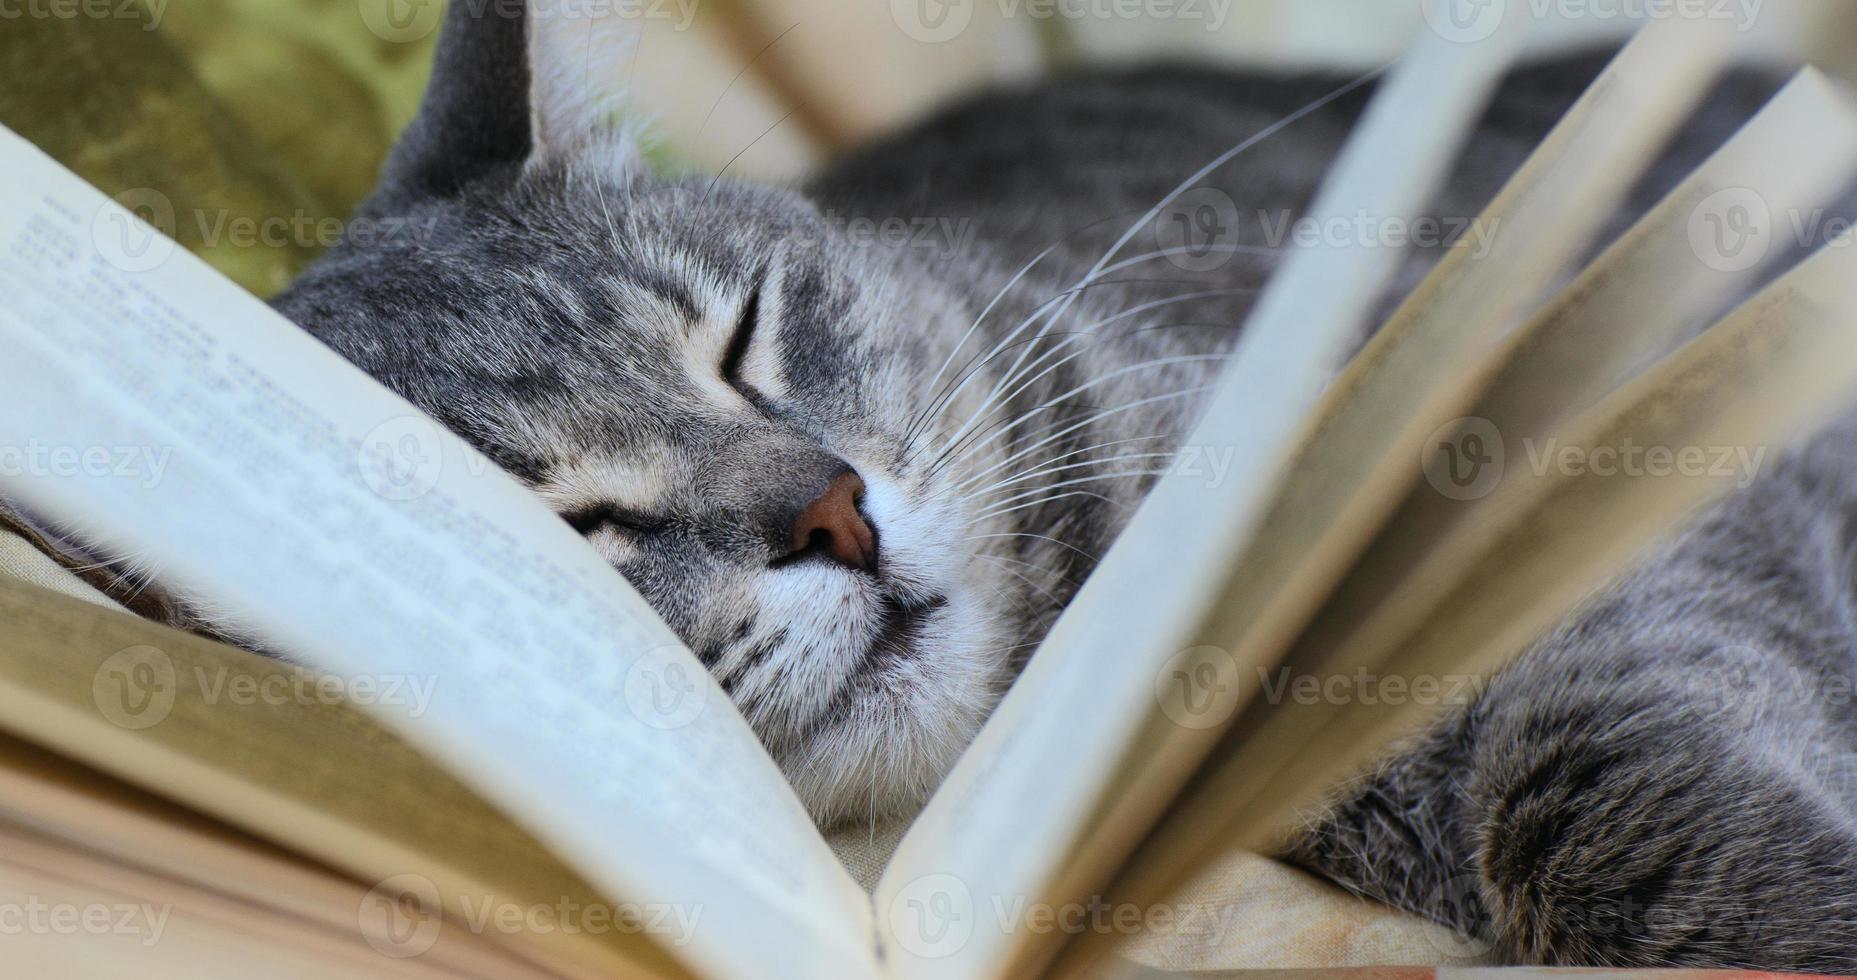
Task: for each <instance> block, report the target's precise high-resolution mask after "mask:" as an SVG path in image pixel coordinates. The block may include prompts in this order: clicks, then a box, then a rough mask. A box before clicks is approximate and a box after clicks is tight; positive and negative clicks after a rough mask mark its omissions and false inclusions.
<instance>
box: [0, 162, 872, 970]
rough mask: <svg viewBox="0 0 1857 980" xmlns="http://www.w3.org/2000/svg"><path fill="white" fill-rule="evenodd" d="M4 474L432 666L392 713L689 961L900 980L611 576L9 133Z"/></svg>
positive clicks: (3, 278)
mask: <svg viewBox="0 0 1857 980" xmlns="http://www.w3.org/2000/svg"><path fill="white" fill-rule="evenodd" d="M152 193H153V192H147V193H145V194H143V195H141V197H142V199H143V200H154V201H155V203H156V206H159V205H160V203H161V201H160V199H159V198H150V197H149V195H150V194H152ZM182 217H183V220H190V219H191V216H182ZM0 489H4V491H5V492H6V493H7V494H9V495H12V496H15V497H17V498H19V499H23V500H24V501H26V502H27V503H28V505H29V506H31V507H33V508H35V509H37V510H38V511H40V512H42V513H44V514H46V515H48V516H50V517H53V518H57V519H61V520H68V521H72V522H75V523H77V524H79V525H81V526H83V527H85V528H87V529H89V530H91V531H93V532H95V533H98V534H99V535H100V536H101V539H102V540H106V541H109V542H111V543H114V544H118V545H122V546H126V547H128V548H130V549H133V550H134V551H135V552H136V553H140V554H146V555H149V556H154V557H155V562H154V564H155V565H156V566H157V567H159V568H160V569H161V570H162V572H163V574H164V575H166V576H169V577H171V579H172V580H174V581H179V582H183V583H185V584H187V585H188V586H190V587H191V588H193V589H195V590H197V591H198V592H200V593H201V594H203V595H206V596H210V597H211V598H212V599H213V600H215V601H217V602H219V603H222V604H223V605H224V606H225V607H226V608H227V609H229V610H231V611H233V612H234V613H235V614H236V615H237V617H238V618H239V619H240V620H242V621H245V622H249V623H253V624H255V625H257V626H258V627H260V628H261V629H262V631H263V632H264V633H265V634H266V635H268V636H270V637H272V638H274V639H275V640H276V641H277V642H278V643H279V645H280V646H282V647H283V648H284V649H287V650H290V651H292V652H293V653H294V654H296V655H299V656H301V657H303V658H304V659H305V660H307V661H308V662H311V663H313V664H315V665H316V666H318V667H320V668H323V669H326V670H329V671H331V672H334V673H337V674H343V675H353V676H361V675H365V676H370V677H381V676H397V677H402V678H412V679H429V680H430V681H432V682H433V683H434V687H433V694H432V700H431V703H430V706H429V707H428V708H427V709H426V710H425V711H424V713H423V714H416V713H415V712H411V711H408V710H407V709H406V708H404V707H399V708H395V707H391V706H383V707H381V709H380V710H379V711H378V716H379V717H380V718H381V720H382V721H383V722H384V723H386V724H388V725H389V726H391V727H393V728H395V729H396V730H398V731H399V732H400V733H402V734H403V735H404V736H405V737H406V738H407V739H408V740H409V741H411V742H412V743H414V744H415V745H417V746H419V747H420V748H421V749H422V750H424V751H426V752H427V753H429V754H430V755H431V756H432V757H433V758H435V759H437V760H438V761H439V762H441V763H442V764H444V765H446V766H447V767H448V768H449V769H451V770H452V771H453V772H454V773H456V774H457V776H458V777H459V778H460V779H461V780H463V781H464V782H466V783H467V784H469V785H471V786H472V787H473V788H475V789H476V790H477V791H479V792H480V793H482V794H483V795H484V797H485V798H486V799H488V800H490V801H491V802H493V803H495V804H497V805H498V806H500V807H502V808H503V809H504V810H505V811H506V812H507V813H509V814H510V815H511V816H512V817H514V818H515V819H516V820H517V821H518V822H519V823H521V824H523V825H524V826H525V827H526V828H528V829H529V830H530V831H531V832H532V833H534V834H535V835H536V837H537V838H538V839H540V840H541V841H543V842H544V843H546V844H548V845H550V846H551V847H553V848H554V849H556V850H557V851H558V852H559V853H560V855H561V856H562V857H563V858H564V860H565V862H566V863H567V864H569V865H570V866H572V867H573V868H575V869H576V870H578V871H579V872H581V873H582V874H583V875H584V876H585V877H586V878H587V879H588V880H589V881H591V882H592V883H593V884H595V885H596V886H598V887H599V888H601V889H602V890H603V891H604V892H606V894H607V896H608V897H609V898H610V899H611V900H612V901H614V902H641V903H642V902H650V903H660V904H662V905H664V906H667V907H671V911H675V912H679V913H681V914H683V915H684V916H686V917H687V918H689V917H694V919H695V923H696V925H695V931H694V933H693V935H692V938H691V939H690V941H689V942H688V943H687V944H686V945H684V946H681V947H674V948H670V951H671V953H672V954H673V955H675V956H678V957H680V958H682V959H684V961H685V962H687V963H689V964H690V965H691V966H692V967H693V968H695V969H697V970H698V971H699V972H705V973H709V974H713V975H725V976H734V977H765V976H773V977H795V978H810V977H820V976H834V977H856V976H873V975H875V974H876V972H877V966H876V963H875V959H874V953H873V951H872V950H871V949H870V940H869V936H870V926H869V908H868V904H867V901H866V899H865V897H864V895H863V894H862V893H861V892H860V891H859V890H858V888H857V886H856V885H855V884H854V883H853V882H852V881H851V879H850V878H849V876H848V875H846V874H845V873H844V872H843V870H842V869H841V868H840V867H839V866H838V864H837V862H836V861H835V860H834V858H833V857H832V854H831V852H830V851H829V850H828V849H827V848H826V846H825V843H824V841H823V840H822V839H821V838H820V836H819V835H818V833H817V832H816V831H815V830H814V828H813V826H812V823H811V821H810V820H809V819H808V818H807V816H806V814H805V812H804V810H803V809H802V808H801V807H800V805H799V802H798V800H797V798H795V797H794V795H793V793H792V791H791V790H790V789H789V788H788V786H787V785H786V783H785V781H784V780H783V779H782V777H781V775H780V773H779V771H778V770H777V769H776V768H775V766H774V765H773V763H772V762H771V761H770V760H769V759H768V758H767V757H766V755H765V753H764V752H763V750H762V749H761V747H760V745H759V743H758V742H757V741H756V740H755V738H754V736H753V734H752V733H751V732H750V731H749V729H748V727H747V725H746V723H745V722H743V721H742V719H741V717H740V715H739V714H737V713H736V712H735V710H734V708H733V707H732V706H731V705H730V704H729V703H728V700H727V698H726V697H725V696H724V695H723V694H722V692H721V691H720V690H719V689H718V688H717V687H716V686H715V684H714V683H713V682H712V681H711V680H710V678H709V676H708V674H707V672H706V671H704V670H703V669H702V667H701V666H699V665H698V663H697V661H696V660H695V658H694V657H692V656H691V655H690V654H689V652H688V651H687V650H685V649H684V647H683V646H682V644H680V643H679V642H678V641H677V639H676V638H675V637H674V636H673V635H672V634H671V633H670V632H669V630H668V629H666V628H665V626H664V625H663V624H662V623H661V622H660V621H659V619H658V618H657V616H656V615H655V614H653V613H652V611H651V610H650V608H649V607H648V606H646V605H645V603H644V602H643V601H642V600H641V599H640V598H639V597H638V595H637V594H636V593H635V592H634V591H633V590H632V589H631V587H630V586H628V585H627V584H626V583H625V582H624V580H623V579H621V578H620V577H619V575H618V574H617V573H616V572H615V571H614V570H613V569H612V568H611V567H610V566H608V565H607V564H606V563H605V562H604V561H603V560H601V559H600V557H599V556H598V555H597V554H596V553H595V552H594V551H593V550H592V549H591V548H590V547H589V546H588V545H587V544H586V543H585V542H584V541H582V540H581V539H580V538H579V536H578V535H576V534H575V533H574V532H573V531H572V530H571V529H569V528H568V527H567V525H566V524H565V523H564V522H562V521H561V520H560V519H559V518H557V517H555V516H554V515H553V514H551V513H550V512H549V511H548V510H547V509H546V508H545V507H543V506H542V505H541V503H540V502H539V501H537V500H536V499H535V498H534V497H533V495H531V494H530V493H529V492H528V491H527V490H525V489H524V488H523V487H521V486H520V485H519V484H517V483H516V482H515V481H514V480H513V479H511V478H509V477H508V476H506V475H504V474H502V473H501V472H499V471H497V470H496V469H495V468H494V467H491V466H490V465H489V464H488V463H486V462H485V461H484V460H483V459H482V457H480V456H478V455H476V454H475V453H472V452H470V451H469V449H468V447H466V446H465V445H464V444H463V443H462V442H461V441H459V440H458V439H456V438H455V437H452V436H450V435H449V434H447V433H445V432H444V431H443V430H441V429H439V428H438V427H437V426H436V425H434V424H432V423H431V422H430V421H428V420H427V419H425V418H424V416H422V415H420V414H419V413H418V411H417V410H416V409H414V408H413V407H412V406H411V405H409V404H407V403H406V402H404V401H402V400H401V399H399V398H398V397H396V396H394V395H392V394H391V393H390V392H388V391H387V390H386V389H385V388H383V387H381V386H380V385H379V384H377V383H375V382H374V381H373V380H372V379H370V378H368V377H367V376H366V375H365V374H363V373H362V372H361V371H359V370H357V369H355V368H354V367H352V366H351V365H349V364H348V363H347V362H345V361H343V360H342V359H341V358H340V357H338V356H336V355H335V354H334V353H333V352H331V351H330V350H328V349H327V348H325V347H323V346H322V345H321V344H319V343H317V342H316V341H315V340H314V339H312V338H311V337H309V335H307V334H305V333H303V332H302V331H300V330H298V329H297V328H296V327H295V326H293V325H292V324H290V323H288V322H287V321H285V320H284V319H283V318H282V317H280V316H278V315H277V314H276V313H275V312H273V311H272V310H271V309H270V308H269V307H267V306H265V305H264V304H263V303H261V302H259V301H258V300H256V299H254V298H253V297H251V296H249V295H247V294H246V293H244V292H243V291H241V290H239V289H238V287H236V286H234V285H232V284H231V283H230V282H228V281H227V280H225V279H224V278H222V277H221V276H219V275H218V274H217V273H215V272H213V271H212V270H211V269H209V268H208V267H207V266H206V265H205V264H204V263H202V262H200V261H199V260H197V259H195V258H194V257H193V256H191V255H189V254H188V253H186V252H184V251H182V250H180V249H179V248H178V247H177V246H175V245H174V244H173V243H172V242H170V241H168V240H167V239H165V238H162V237H160V236H159V235H157V234H155V233H154V232H153V230H152V229H151V228H149V227H148V226H147V225H144V224H141V223H140V222H139V221H138V220H137V219H135V218H133V217H132V216H131V215H130V213H129V212H128V211H126V210H125V209H123V208H122V207H120V206H118V205H117V204H115V203H114V202H111V201H109V200H108V199H106V198H105V197H104V196H103V195H102V194H100V193H99V192H97V191H96V190H95V189H93V188H91V187H89V186H87V185H86V184H84V183H83V182H82V181H81V180H80V179H78V178H77V177H76V176H74V175H72V174H70V173H69V172H67V171H65V170H64V169H63V168H62V167H60V166H59V165H58V164H56V163H55V162H54V161H52V160H51V159H50V158H48V157H46V156H45V155H44V154H42V153H40V152H39V151H38V150H37V149H36V148H34V147H33V146H32V145H31V144H29V143H27V142H26V141H25V140H23V139H20V138H19V137H18V136H16V135H14V134H12V133H10V132H7V131H6V130H4V129H0ZM665 681H670V682H672V683H671V684H670V685H669V686H666V685H665V683H664V682H665ZM679 694H681V698H680V697H679ZM415 715H416V716H415ZM407 870H408V872H416V870H417V869H411V868H409V869H407Z"/></svg>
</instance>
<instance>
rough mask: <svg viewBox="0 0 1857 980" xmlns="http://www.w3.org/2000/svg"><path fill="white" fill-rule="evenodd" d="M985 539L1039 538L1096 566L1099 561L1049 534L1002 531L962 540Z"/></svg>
mask: <svg viewBox="0 0 1857 980" xmlns="http://www.w3.org/2000/svg"><path fill="white" fill-rule="evenodd" d="M985 538H1037V539H1039V540H1041V541H1049V542H1051V543H1052V544H1054V545H1057V546H1059V547H1061V548H1068V549H1070V550H1071V551H1074V552H1076V553H1077V554H1079V555H1082V556H1083V557H1084V558H1085V559H1088V560H1089V561H1090V562H1091V563H1092V564H1094V563H1095V562H1096V560H1097V558H1096V556H1095V555H1092V554H1090V553H1089V552H1087V551H1084V550H1083V549H1082V548H1079V547H1077V546H1076V545H1073V544H1071V543H1069V542H1067V541H1059V540H1058V539H1057V538H1054V537H1052V536H1050V535H1048V534H1034V533H1032V532H1031V531H1001V532H993V533H990V534H971V535H968V536H967V537H965V538H962V539H961V540H963V541H979V540H982V539H985Z"/></svg>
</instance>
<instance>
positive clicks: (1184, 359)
mask: <svg viewBox="0 0 1857 980" xmlns="http://www.w3.org/2000/svg"><path fill="white" fill-rule="evenodd" d="M1225 358H1226V355H1224V354H1179V355H1175V356H1172V357H1157V358H1152V359H1149V360H1146V361H1141V362H1139V363H1136V364H1131V365H1128V366H1127V367H1122V368H1117V369H1116V370H1114V371H1111V372H1109V373H1108V374H1104V375H1101V376H1099V377H1096V378H1092V379H1091V380H1089V381H1087V382H1084V383H1083V384H1080V385H1078V386H1077V387H1075V388H1072V389H1070V390H1069V391H1066V392H1064V393H1063V394H1061V395H1058V396H1056V397H1054V398H1050V399H1047V400H1046V401H1045V402H1044V403H1043V404H1040V405H1036V406H1033V407H1032V408H1030V409H1028V410H1027V411H1025V412H1023V413H1021V414H1020V415H1019V417H1018V418H1015V419H1012V420H1011V422H1010V423H1009V424H1007V425H1005V426H1002V427H1000V428H998V429H995V430H994V431H993V433H992V434H991V435H988V436H986V438H985V439H983V440H981V441H979V442H976V443H973V444H972V445H970V446H968V447H966V450H965V451H967V452H978V451H979V450H980V449H982V448H984V447H985V446H987V445H988V444H990V443H992V442H993V441H994V440H996V439H998V438H999V437H1000V436H1002V435H1005V434H1006V433H1008V432H1011V431H1012V430H1014V429H1016V428H1018V427H1019V426H1021V425H1024V424H1025V423H1026V422H1029V421H1031V420H1032V419H1034V418H1036V417H1037V416H1039V415H1040V414H1042V413H1044V412H1047V411H1050V410H1051V409H1052V408H1054V407H1056V406H1058V405H1061V404H1063V403H1064V402H1066V401H1069V400H1070V399H1072V398H1075V397H1077V396H1078V395H1081V394H1083V393H1084V392H1086V391H1089V390H1090V389H1092V388H1095V387H1097V386H1098V385H1102V384H1106V383H1108V382H1110V381H1114V380H1115V379H1117V378H1120V377H1123V376H1124V375H1128V374H1132V373H1134V372H1136V371H1146V370H1152V369H1154V368H1157V367H1168V366H1170V365H1175V364H1198V363H1205V362H1208V361H1222V360H1224V359H1225ZM976 435H978V433H977V434H976ZM950 448H953V447H950Z"/></svg>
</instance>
